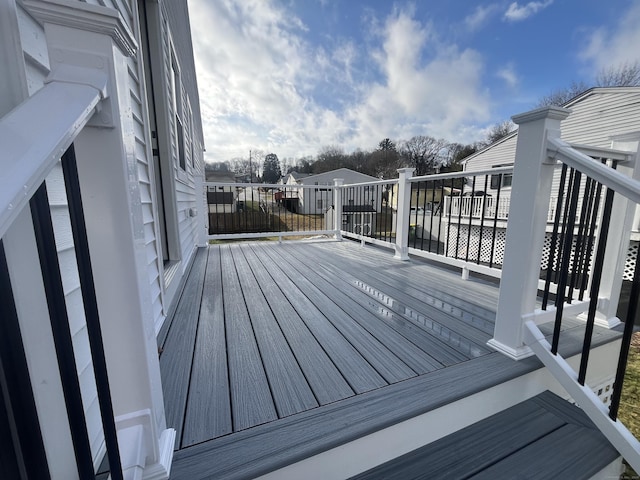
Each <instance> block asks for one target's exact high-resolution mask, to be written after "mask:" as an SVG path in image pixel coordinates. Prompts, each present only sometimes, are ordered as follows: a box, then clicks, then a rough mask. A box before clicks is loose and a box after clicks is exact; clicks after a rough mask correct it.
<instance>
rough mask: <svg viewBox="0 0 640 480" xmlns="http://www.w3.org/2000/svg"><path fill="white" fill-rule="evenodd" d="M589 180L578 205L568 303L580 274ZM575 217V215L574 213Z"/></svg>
mask: <svg viewBox="0 0 640 480" xmlns="http://www.w3.org/2000/svg"><path fill="white" fill-rule="evenodd" d="M590 182H591V179H590V178H589V177H587V179H586V182H585V188H584V194H583V196H582V200H581V202H580V203H581V205H580V215H579V220H578V232H577V235H576V236H575V245H574V246H573V261H572V262H571V281H570V282H569V292H568V294H567V297H568V298H569V303H571V302H572V301H573V291H574V290H575V287H576V284H577V282H579V281H580V275H581V274H582V272H581V266H582V262H581V257H582V251H583V248H584V244H585V241H584V233H585V228H586V214H587V212H588V208H589V207H588V202H589V198H588V195H587V187H589V186H590ZM580 187H581V183H578V185H577V186H576V188H577V189H578V190H580ZM576 215H577V213H576Z"/></svg>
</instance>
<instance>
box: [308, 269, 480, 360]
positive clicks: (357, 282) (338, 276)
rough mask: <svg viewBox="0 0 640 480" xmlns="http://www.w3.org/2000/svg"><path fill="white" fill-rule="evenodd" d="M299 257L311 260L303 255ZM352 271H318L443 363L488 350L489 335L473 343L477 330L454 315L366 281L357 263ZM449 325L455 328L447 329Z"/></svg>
mask: <svg viewBox="0 0 640 480" xmlns="http://www.w3.org/2000/svg"><path fill="white" fill-rule="evenodd" d="M298 260H299V261H301V262H305V261H307V262H311V261H312V260H311V259H306V260H305V259H304V258H302V257H299V258H298ZM307 267H308V268H312V267H313V264H312V263H307ZM349 272H352V273H353V275H352V274H351V273H349ZM349 272H345V271H340V270H339V269H338V267H337V266H328V265H327V264H326V263H325V264H323V265H322V266H321V267H319V272H318V274H319V275H321V276H322V277H323V278H324V279H325V280H326V281H327V282H332V283H334V284H339V285H340V286H341V289H340V290H341V291H345V292H348V293H349V296H350V297H351V299H352V303H353V304H357V305H358V306H359V308H362V307H364V308H365V309H367V310H369V311H370V312H373V313H378V312H383V313H384V314H383V315H382V316H381V318H383V319H384V320H385V321H386V322H387V324H388V325H389V326H391V327H392V328H394V329H395V330H397V331H398V332H399V333H400V334H402V335H404V336H405V338H406V339H408V340H411V341H412V342H413V343H415V344H416V345H418V346H419V347H420V348H421V349H422V350H423V351H425V352H428V353H429V355H430V356H431V357H433V358H434V359H436V361H438V362H439V363H440V364H442V365H453V364H455V363H458V362H461V361H465V360H468V359H469V358H472V357H476V356H479V355H482V354H486V353H489V349H488V348H486V347H485V346H484V343H486V341H487V340H489V338H490V337H488V336H487V335H483V336H482V338H483V339H484V342H476V343H473V345H471V344H470V343H469V341H468V339H469V337H468V336H467V333H469V332H471V334H472V335H474V336H475V333H476V332H474V331H471V330H468V329H466V328H464V326H462V325H460V322H456V320H455V318H449V317H448V316H447V314H443V313H442V312H440V311H437V310H432V309H431V308H430V307H429V306H428V305H424V304H420V303H419V302H416V301H415V300H414V299H412V298H411V297H409V296H407V295H405V294H404V293H403V292H401V291H399V290H397V289H392V287H390V286H388V285H387V286H385V290H378V289H376V288H374V287H372V286H371V285H369V284H368V283H367V282H369V281H370V280H369V278H368V275H367V272H362V271H360V270H359V269H358V268H357V267H355V266H354V267H353V268H351V269H350V270H349ZM313 274H314V273H313V272H311V273H309V275H313ZM354 275H357V276H354ZM363 279H364V280H363ZM390 292H391V293H390ZM392 295H393V296H392ZM418 312H420V313H418ZM447 325H448V326H451V327H452V328H448V327H447ZM456 330H459V331H456Z"/></svg>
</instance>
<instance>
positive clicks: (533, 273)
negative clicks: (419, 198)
mask: <svg viewBox="0 0 640 480" xmlns="http://www.w3.org/2000/svg"><path fill="white" fill-rule="evenodd" d="M569 113H570V111H569V110H567V109H565V108H560V107H545V108H539V109H537V110H533V111H531V112H527V113H523V114H521V115H516V116H514V117H513V121H514V122H515V123H516V124H518V125H519V130H518V143H517V147H516V158H515V164H514V167H513V185H512V192H514V193H513V194H512V195H511V205H510V207H509V223H508V226H507V238H506V245H505V252H504V261H503V265H502V277H501V281H500V295H499V300H498V312H497V315H496V325H495V330H494V336H493V339H491V340H489V342H488V344H489V345H490V346H491V347H493V348H495V349H496V350H499V351H500V352H502V353H504V354H506V355H508V356H509V357H511V358H514V359H521V358H525V357H528V356H530V355H531V354H532V351H531V349H529V347H527V346H525V345H524V343H523V315H526V314H529V313H533V311H534V309H535V302H536V296H537V290H538V278H539V276H540V258H541V256H542V247H543V243H544V235H545V227H546V224H547V213H548V211H549V200H550V196H551V181H552V178H553V171H554V164H555V162H554V161H553V160H552V159H549V158H548V157H547V139H548V138H557V137H559V136H560V122H561V121H562V120H564V119H565V118H567V116H568V115H569Z"/></svg>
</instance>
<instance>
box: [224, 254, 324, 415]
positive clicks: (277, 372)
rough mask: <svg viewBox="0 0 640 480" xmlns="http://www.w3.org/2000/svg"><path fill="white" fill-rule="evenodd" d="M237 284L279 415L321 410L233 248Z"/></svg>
mask: <svg viewBox="0 0 640 480" xmlns="http://www.w3.org/2000/svg"><path fill="white" fill-rule="evenodd" d="M231 253H232V255H233V260H234V264H235V266H236V270H237V272H238V280H239V281H240V285H242V291H243V293H244V297H245V303H246V305H247V310H248V313H249V316H250V317H251V319H252V322H251V323H252V325H253V331H254V334H255V337H256V340H257V342H258V347H259V349H260V355H261V357H262V363H263V365H264V368H265V371H266V373H267V379H268V380H269V385H270V388H271V393H272V395H273V400H274V403H275V406H276V409H277V412H278V417H280V418H282V417H286V416H289V415H292V414H294V413H298V412H302V411H304V410H308V409H310V408H314V407H317V406H318V402H317V401H316V399H315V396H314V395H313V392H312V391H311V388H309V385H308V383H307V381H306V379H305V377H304V374H303V373H302V370H301V369H300V366H299V365H298V362H297V360H296V357H295V356H294V354H293V352H292V351H291V349H290V348H289V345H288V343H287V340H286V338H285V337H284V335H283V334H282V331H281V330H280V327H279V325H278V323H277V322H276V319H275V317H274V316H273V313H272V312H271V309H270V308H269V304H268V303H267V301H266V299H265V297H264V295H263V292H262V290H261V289H260V284H259V283H258V281H257V280H256V278H255V276H254V275H253V273H252V271H251V267H250V266H249V263H248V262H247V260H246V259H245V256H244V254H243V253H242V250H241V248H240V247H239V246H238V245H235V246H232V247H231Z"/></svg>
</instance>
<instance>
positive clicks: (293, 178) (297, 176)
mask: <svg viewBox="0 0 640 480" xmlns="http://www.w3.org/2000/svg"><path fill="white" fill-rule="evenodd" d="M311 175H313V174H312V173H299V172H291V173H288V174H286V175H285V176H283V177H282V179H281V183H282V185H296V184H297V183H298V182H299V181H300V180H302V179H303V178H306V177H310V176H311Z"/></svg>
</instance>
